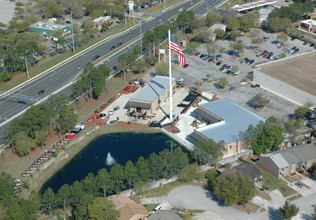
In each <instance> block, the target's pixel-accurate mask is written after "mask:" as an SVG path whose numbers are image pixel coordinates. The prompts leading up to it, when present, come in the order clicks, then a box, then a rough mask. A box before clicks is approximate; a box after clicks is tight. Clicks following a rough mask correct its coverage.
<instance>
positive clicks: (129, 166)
mask: <svg viewBox="0 0 316 220" xmlns="http://www.w3.org/2000/svg"><path fill="white" fill-rule="evenodd" d="M124 173H125V178H126V185H127V187H128V188H129V189H131V188H132V186H134V184H135V182H136V181H137V179H138V176H137V169H136V167H135V165H134V163H133V162H132V161H130V160H129V161H127V162H126V163H125V166H124Z"/></svg>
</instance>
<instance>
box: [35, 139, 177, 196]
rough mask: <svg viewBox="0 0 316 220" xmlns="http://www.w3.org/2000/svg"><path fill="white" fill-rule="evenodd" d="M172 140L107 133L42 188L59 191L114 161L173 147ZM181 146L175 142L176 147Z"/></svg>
mask: <svg viewBox="0 0 316 220" xmlns="http://www.w3.org/2000/svg"><path fill="white" fill-rule="evenodd" d="M170 141H171V139H170V138H169V137H167V136H166V135H164V134H161V133H155V134H144V133H114V134H106V135H103V136H100V137H98V138H96V139H94V140H93V141H92V142H90V143H89V144H88V145H87V146H86V147H85V148H84V149H83V150H82V151H81V152H80V153H79V154H78V155H77V156H76V157H74V158H73V159H72V160H71V161H70V162H69V163H68V164H66V165H65V166H64V167H63V168H62V169H61V170H59V171H58V172H57V173H56V174H55V175H54V176H52V177H51V178H50V179H49V180H48V181H47V182H46V183H45V184H44V185H43V187H42V189H41V192H44V191H45V190H46V189H47V188H48V187H50V188H52V189H53V190H54V191H55V192H56V191H57V190H58V189H59V188H60V187H61V186H62V185H64V184H72V183H73V182H75V181H76V180H81V179H83V178H84V177H86V176H87V175H88V173H94V174H96V173H97V172H98V171H99V170H100V169H102V168H109V167H110V166H109V165H111V164H113V162H116V163H120V164H121V165H124V164H125V163H126V162H127V161H128V160H131V161H133V162H136V161H137V159H138V158H139V157H140V156H143V157H144V158H147V157H148V156H149V155H150V154H151V153H159V152H160V151H162V150H163V149H169V148H170V145H171V144H170ZM175 146H179V145H177V144H173V147H175Z"/></svg>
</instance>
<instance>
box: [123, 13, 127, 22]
mask: <svg viewBox="0 0 316 220" xmlns="http://www.w3.org/2000/svg"><path fill="white" fill-rule="evenodd" d="M124 15H125V25H127V20H126V10H125V14H124Z"/></svg>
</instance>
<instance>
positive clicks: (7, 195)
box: [0, 172, 15, 206]
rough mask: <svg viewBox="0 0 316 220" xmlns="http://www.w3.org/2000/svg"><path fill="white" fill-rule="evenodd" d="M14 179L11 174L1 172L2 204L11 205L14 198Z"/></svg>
mask: <svg viewBox="0 0 316 220" xmlns="http://www.w3.org/2000/svg"><path fill="white" fill-rule="evenodd" d="M14 186H15V183H14V179H13V178H12V177H11V175H10V174H8V173H5V172H1V174H0V204H3V205H4V206H9V205H10V203H11V202H12V201H13V198H14Z"/></svg>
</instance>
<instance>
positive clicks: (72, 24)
mask: <svg viewBox="0 0 316 220" xmlns="http://www.w3.org/2000/svg"><path fill="white" fill-rule="evenodd" d="M70 16H71V38H72V52H73V53H75V38H74V23H73V20H72V9H71V14H70Z"/></svg>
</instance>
